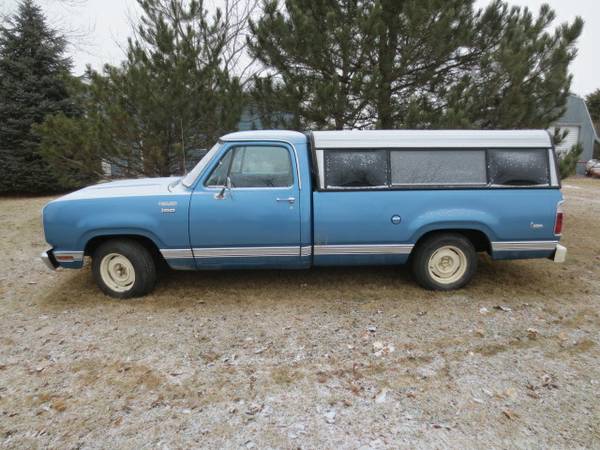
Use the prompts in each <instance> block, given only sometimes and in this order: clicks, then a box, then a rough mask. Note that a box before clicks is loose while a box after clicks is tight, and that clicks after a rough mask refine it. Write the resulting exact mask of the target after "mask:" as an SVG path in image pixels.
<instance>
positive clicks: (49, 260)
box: [40, 250, 58, 270]
mask: <svg viewBox="0 0 600 450" xmlns="http://www.w3.org/2000/svg"><path fill="white" fill-rule="evenodd" d="M40 258H41V259H42V262H43V263H44V264H45V265H46V267H47V268H48V269H50V270H56V269H57V268H58V263H57V262H56V258H55V257H54V253H53V252H52V250H48V251H46V252H42V254H41V255H40Z"/></svg>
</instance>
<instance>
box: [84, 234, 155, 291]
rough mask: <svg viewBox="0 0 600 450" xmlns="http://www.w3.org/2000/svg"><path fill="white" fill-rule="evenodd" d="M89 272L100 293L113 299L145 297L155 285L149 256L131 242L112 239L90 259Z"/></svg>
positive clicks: (153, 265)
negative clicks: (92, 275)
mask: <svg viewBox="0 0 600 450" xmlns="http://www.w3.org/2000/svg"><path fill="white" fill-rule="evenodd" d="M92 272H93V274H94V278H95V280H96V283H97V284H98V287H99V288H100V290H102V292H104V293H105V294H106V295H109V296H111V297H115V298H122V299H124V298H131V297H140V296H143V295H146V294H147V293H149V292H150V291H152V289H153V288H154V285H155V284H156V264H155V261H154V258H153V257H152V253H151V252H150V251H149V250H148V249H147V248H146V247H144V246H143V245H142V244H140V243H139V242H136V241H133V240H126V239H113V240H110V241H107V242H104V243H103V244H101V245H100V246H99V247H98V248H97V249H96V251H95V252H94V255H93V256H92Z"/></svg>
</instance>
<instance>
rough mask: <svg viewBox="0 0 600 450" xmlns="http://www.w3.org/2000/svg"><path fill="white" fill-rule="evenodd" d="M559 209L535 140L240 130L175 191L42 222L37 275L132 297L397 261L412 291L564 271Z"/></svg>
mask: <svg viewBox="0 0 600 450" xmlns="http://www.w3.org/2000/svg"><path fill="white" fill-rule="evenodd" d="M562 202H563V197H562V194H561V192H560V179H559V176H558V171H557V160H556V155H555V151H554V148H553V143H552V139H551V137H550V135H549V134H548V133H547V132H546V131H458V130H452V131H416V130H415V131H413V130H404V131H391V130H390V131H387V130H381V131H320V132H310V133H306V134H303V133H298V132H292V131H275V130H273V131H250V132H237V133H232V134H228V135H226V136H223V137H222V138H221V139H220V140H219V142H218V143H217V144H216V145H215V146H214V147H212V149H211V150H210V151H209V152H208V153H207V155H206V156H205V157H204V158H203V159H202V160H201V161H200V162H199V163H198V165H197V166H196V167H195V168H194V169H193V170H192V171H190V172H189V173H188V174H187V175H185V176H183V177H174V178H153V179H137V180H123V181H114V182H110V183H103V184H97V185H94V186H90V187H87V188H85V189H81V190H79V191H76V192H73V193H70V194H68V195H65V196H64V197H61V198H58V199H56V200H54V201H51V202H50V203H48V204H47V205H46V206H45V207H44V210H43V222H44V230H45V236H46V241H47V242H48V243H49V244H50V245H51V246H52V248H51V249H50V250H48V251H47V252H44V253H43V254H42V260H43V261H44V262H45V263H46V265H47V266H48V267H50V268H53V269H54V268H57V267H59V266H60V267H64V268H74V269H77V268H81V267H82V266H83V264H84V259H85V257H86V256H89V257H91V259H92V271H93V274H94V277H95V279H96V281H97V283H98V286H99V287H100V289H101V290H102V291H103V292H104V293H106V294H107V295H110V296H113V297H117V298H128V297H134V296H141V295H144V294H146V293H148V292H150V291H151V290H152V289H153V287H154V285H155V283H156V278H157V275H156V273H157V272H156V267H157V264H159V263H160V262H161V261H162V260H164V261H166V263H167V264H168V265H169V266H170V267H171V268H173V269H186V270H189V269H191V270H197V269H232V268H235V269H239V268H289V269H305V268H309V267H312V266H342V265H384V264H385V265H400V264H404V263H410V265H411V266H412V270H413V273H414V277H415V279H416V281H417V282H418V283H419V284H420V285H422V286H423V287H425V288H428V289H435V290H451V289H457V288H460V287H462V286H464V285H465V284H466V283H468V282H469V280H470V279H471V278H472V277H473V275H474V273H475V271H476V268H477V260H478V255H477V253H478V252H487V253H488V254H489V255H491V257H492V258H493V259H518V258H549V259H553V260H554V261H556V262H563V261H564V260H565V258H566V248H565V247H563V246H561V245H560V244H559V239H560V236H561V233H562V224H563V211H562V208H561V205H562Z"/></svg>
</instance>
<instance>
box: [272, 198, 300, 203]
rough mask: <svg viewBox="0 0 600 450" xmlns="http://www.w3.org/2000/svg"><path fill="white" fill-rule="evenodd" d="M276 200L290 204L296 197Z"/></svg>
mask: <svg viewBox="0 0 600 450" xmlns="http://www.w3.org/2000/svg"><path fill="white" fill-rule="evenodd" d="M276 201H278V202H288V203H289V204H292V203H295V202H296V198H295V197H288V198H277V199H276Z"/></svg>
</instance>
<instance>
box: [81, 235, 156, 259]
mask: <svg viewBox="0 0 600 450" xmlns="http://www.w3.org/2000/svg"><path fill="white" fill-rule="evenodd" d="M113 239H115V240H116V239H122V240H131V241H136V242H138V243H140V244H141V245H143V246H144V247H146V248H147V249H148V250H150V252H151V253H152V256H153V257H154V259H155V261H164V258H163V256H162V254H161V252H160V250H159V246H158V244H157V243H156V242H155V241H154V240H153V239H152V238H150V237H148V236H146V235H143V234H136V233H124V234H115V233H107V234H97V235H95V236H93V237H91V238H90V239H88V240H87V242H86V243H85V246H84V255H86V256H92V255H93V254H94V252H95V251H96V249H97V248H98V247H99V246H100V245H102V244H103V243H104V242H107V241H110V240H113Z"/></svg>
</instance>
